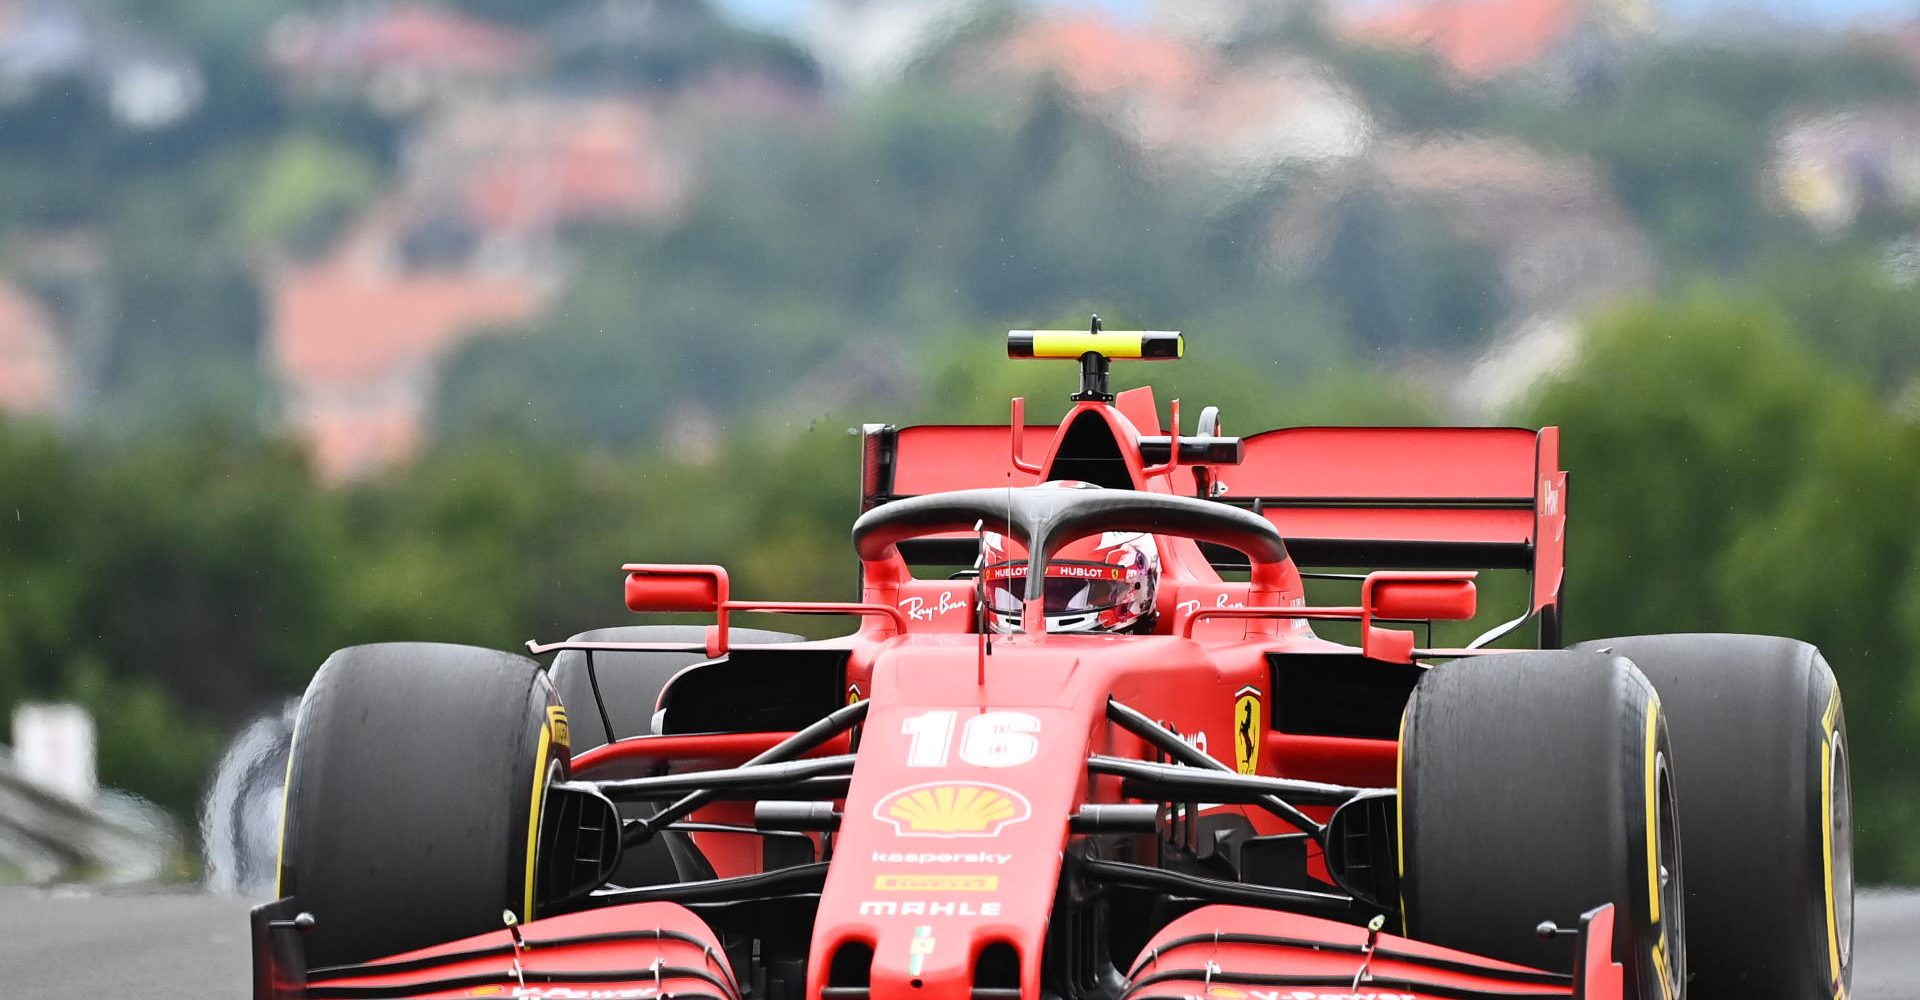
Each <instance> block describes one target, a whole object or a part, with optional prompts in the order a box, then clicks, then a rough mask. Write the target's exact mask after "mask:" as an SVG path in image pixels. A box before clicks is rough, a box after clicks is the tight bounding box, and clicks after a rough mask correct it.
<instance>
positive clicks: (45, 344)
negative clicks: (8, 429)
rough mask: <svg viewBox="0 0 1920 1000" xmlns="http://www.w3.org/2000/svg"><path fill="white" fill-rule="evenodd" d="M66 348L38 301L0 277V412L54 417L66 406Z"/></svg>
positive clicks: (67, 383)
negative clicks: (0, 279)
mask: <svg viewBox="0 0 1920 1000" xmlns="http://www.w3.org/2000/svg"><path fill="white" fill-rule="evenodd" d="M67 369H68V358H67V352H66V351H65V349H64V348H63V347H62V345H61V343H60V338H59V337H58V336H56V335H55V333H54V327H53V323H52V321H51V320H50V319H49V318H48V316H47V312H46V310H45V309H42V308H41V307H40V303H39V302H37V301H35V299H34V298H33V297H32V296H31V295H28V294H27V293H26V292H24V291H22V290H21V289H20V288H19V287H18V286H16V285H14V284H12V283H11V282H6V281H0V410H5V411H6V412H8V413H28V414H38V415H49V416H51V415H58V414H61V413H63V412H65V411H67V410H68V409H70V408H71V399H70V398H69V393H70V389H71V386H70V385H69V382H70V379H69V374H70V373H69V372H68V370H67Z"/></svg>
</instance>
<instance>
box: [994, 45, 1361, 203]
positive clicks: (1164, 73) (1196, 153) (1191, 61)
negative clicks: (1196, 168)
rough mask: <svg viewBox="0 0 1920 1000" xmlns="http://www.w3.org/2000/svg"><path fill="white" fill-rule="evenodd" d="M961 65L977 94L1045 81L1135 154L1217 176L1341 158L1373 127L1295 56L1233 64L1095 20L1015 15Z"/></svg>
mask: <svg viewBox="0 0 1920 1000" xmlns="http://www.w3.org/2000/svg"><path fill="white" fill-rule="evenodd" d="M963 62H965V63H966V64H967V65H968V68H967V69H963V70H962V71H961V76H962V82H963V83H965V84H971V85H973V86H977V87H1003V86H1006V85H1007V84H1008V83H1009V82H1012V83H1014V84H1016V85H1018V84H1020V83H1021V82H1022V81H1031V80H1034V79H1037V78H1052V79H1053V80H1055V81H1057V82H1058V84H1059V85H1060V86H1061V87H1062V88H1064V89H1065V90H1066V91H1067V92H1068V93H1069V94H1070V95H1072V96H1073V97H1074V98H1075V99H1076V100H1078V101H1079V102H1081V103H1082V104H1083V105H1084V106H1085V107H1087V108H1088V109H1090V110H1092V111H1094V112H1095V113H1097V114H1099V115H1101V116H1102V117H1103V118H1105V119H1106V120H1107V121H1108V122H1109V123H1110V124H1112V125H1113V126H1114V127H1115V128H1116V129H1117V130H1118V131H1120V132H1121V134H1123V135H1124V136H1126V137H1127V138H1128V139H1129V140H1131V141H1133V142H1134V143H1136V144H1138V145H1139V146H1140V147H1141V148H1142V149H1143V150H1144V151H1146V152H1147V153H1149V154H1151V155H1154V156H1156V157H1158V158H1161V159H1163V160H1172V161H1175V162H1184V161H1192V162H1196V163H1197V164H1198V165H1200V166H1202V167H1204V168H1206V169H1209V170H1211V171H1213V172H1215V173H1217V174H1220V175H1223V176H1226V177H1229V178H1245V177H1256V178H1257V177H1262V176H1264V175H1265V174H1266V173H1267V172H1268V171H1269V170H1270V169H1272V168H1273V167H1274V166H1276V165H1278V164H1281V163H1287V162H1302V163H1316V164H1324V163H1328V162H1332V161H1338V160H1342V159H1346V158H1348V157H1352V156H1355V155H1358V154H1359V153H1360V152H1361V151H1362V150H1363V149H1364V148H1365V145H1366V143H1367V141H1368V139H1369V137H1370V136H1371V134H1372V131H1373V129H1372V124H1371V122H1370V121H1369V120H1368V118H1367V115H1366V112H1365V110H1364V108H1363V107H1362V106H1361V105H1360V103H1359V101H1358V100H1357V99H1356V98H1355V96H1354V95H1353V94H1352V93H1351V92H1350V91H1349V89H1348V88H1347V87H1346V85H1345V84H1344V83H1343V82H1342V81H1340V80H1339V79H1338V78H1337V77H1336V76H1335V75H1334V74H1333V72H1332V71H1331V70H1330V69H1329V68H1328V67H1326V66H1324V65H1321V64H1320V63H1318V62H1316V61H1314V60H1312V59H1310V58H1307V57H1305V56H1303V55H1299V54H1292V53H1268V54H1265V55H1262V56H1258V57H1254V58H1251V59H1245V60H1239V61H1233V60H1228V59H1226V58H1224V57H1222V56H1221V55H1220V54H1219V53H1218V52H1217V51H1215V50H1214V49H1213V48H1211V47H1209V46H1205V45H1201V44H1197V43H1194V42H1191V41H1189V40H1186V39H1182V38H1179V37H1176V36H1174V35H1170V34H1167V33H1165V32H1160V31H1155V30H1152V29H1148V28H1140V27H1135V26H1131V25H1127V24H1122V23H1119V22H1116V21H1115V20H1113V19H1111V18H1107V17H1102V16H1100V15H1097V14H1059V15H1041V16H1037V17H1032V18H1027V19H1025V20H1023V21H1020V22H1018V23H1017V24H1016V25H1015V26H1014V27H1013V29H1012V30H1011V31H1009V32H1007V33H1006V34H1005V35H1004V36H1003V37H1002V38H1000V39H998V40H997V41H996V42H995V43H993V44H992V45H991V46H990V47H989V49H988V50H987V51H986V52H984V53H982V54H981V55H980V56H979V57H978V58H976V59H973V60H967V61H963Z"/></svg>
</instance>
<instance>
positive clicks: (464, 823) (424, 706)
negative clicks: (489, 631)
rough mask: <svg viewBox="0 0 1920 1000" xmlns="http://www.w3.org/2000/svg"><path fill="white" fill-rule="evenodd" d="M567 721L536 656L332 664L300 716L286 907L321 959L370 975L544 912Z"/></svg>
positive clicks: (351, 654) (291, 781)
mask: <svg viewBox="0 0 1920 1000" xmlns="http://www.w3.org/2000/svg"><path fill="white" fill-rule="evenodd" d="M567 760H568V747H567V721H566V713H565V712H564V711H563V710H562V709H561V707H560V701H559V698H558V697H556V696H555V694H554V691H553V686H552V685H551V684H550V683H548V681H547V678H546V676H545V675H544V674H542V673H541V672H540V670H539V668H538V666H537V665H536V664H535V663H534V662H533V661H531V660H529V659H526V658H525V657H521V656H515V655H512V654H510V653H501V652H496V651H494V650H490V649H476V648H473V647H468V646H449V645H440V644H434V643H384V644H380V645H372V646H354V647H350V648H348V649H343V650H340V651H339V652H337V653H334V654H333V655H332V656H330V657H328V658H327V662H326V663H325V664H322V665H321V667H320V671H319V673H318V674H316V675H315V676H314V679H313V683H312V684H310V685H308V687H307V693H306V696H305V697H304V698H303V699H302V700H301V703H300V714H299V717H298V720H297V722H296V724H295V729H294V738H293V755H292V762H291V765H290V766H289V768H288V782H287V799H286V810H285V818H284V820H283V822H282V826H281V846H280V865H279V894H280V895H281V896H283V897H285V896H291V897H293V898H294V899H295V901H296V906H297V907H298V909H300V910H303V911H306V912H308V913H311V914H313V916H314V929H313V932H312V933H311V934H309V935H308V936H307V940H306V948H307V957H308V960H309V961H310V962H311V963H312V964H314V965H316V966H322V965H336V964H340V963H345V962H361V961H365V960H367V959H370V958H377V957H380V956H383V955H390V954H393V953H395V952H400V951H406V950H409V949H413V948H419V947H423V946H425V945H429V944H437V943H440V942H443V941H449V940H452V939H455V938H461V937H466V936H468V935H471V934H477V933H480V932H482V931H488V930H497V929H498V928H500V926H501V925H502V921H503V916H502V915H503V912H509V911H510V912H512V913H513V914H514V915H515V917H516V918H517V919H518V920H520V921H525V920H527V919H529V918H530V917H531V916H532V915H533V914H532V910H533V905H534V898H535V887H534V884H533V882H534V855H535V852H536V844H537V840H538V835H539V833H538V831H539V828H540V827H539V823H540V807H541V804H542V802H543V801H544V799H545V795H546V787H547V784H548V782H549V781H550V780H554V779H557V778H559V777H561V776H562V775H563V774H564V772H565V769H566V763H567Z"/></svg>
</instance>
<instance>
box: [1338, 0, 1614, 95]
mask: <svg viewBox="0 0 1920 1000" xmlns="http://www.w3.org/2000/svg"><path fill="white" fill-rule="evenodd" d="M1648 7H1649V5H1648V4H1647V3H1646V2H1645V0H1411V2H1398V3H1386V4H1357V5H1337V7H1336V9H1337V10H1338V11H1339V12H1340V15H1341V29H1342V32H1343V33H1344V34H1345V35H1346V36H1347V37H1348V38H1350V39H1352V40H1354V41H1358V42H1362V43H1366V44H1371V45H1380V46H1387V47H1405V48H1421V49H1426V50H1429V51H1431V52H1432V53H1433V54H1434V55H1435V56H1436V57H1437V58H1438V59H1439V60H1440V62H1441V63H1443V64H1444V65H1446V67H1447V68H1448V69H1450V70H1451V71H1452V72H1453V73H1454V74H1455V75H1456V76H1459V77H1461V78H1464V79H1468V80H1484V79H1490V78H1492V77H1497V76H1504V75H1506V74H1509V73H1513V72H1517V71H1520V70H1526V69H1530V68H1534V67H1538V66H1541V65H1542V64H1544V63H1550V62H1553V61H1556V60H1557V59H1559V58H1561V57H1567V56H1572V55H1574V54H1575V53H1576V52H1580V51H1584V50H1587V49H1590V48H1593V47H1594V46H1590V45H1588V44H1587V42H1588V39H1589V36H1592V35H1595V34H1596V33H1597V34H1598V35H1601V36H1604V37H1609V38H1611V37H1617V36H1619V35H1621V34H1623V33H1626V32H1629V31H1634V30H1640V29H1644V28H1645V27H1646V25H1647V23H1648V21H1649V20H1650V18H1651V14H1650V13H1649V10H1648Z"/></svg>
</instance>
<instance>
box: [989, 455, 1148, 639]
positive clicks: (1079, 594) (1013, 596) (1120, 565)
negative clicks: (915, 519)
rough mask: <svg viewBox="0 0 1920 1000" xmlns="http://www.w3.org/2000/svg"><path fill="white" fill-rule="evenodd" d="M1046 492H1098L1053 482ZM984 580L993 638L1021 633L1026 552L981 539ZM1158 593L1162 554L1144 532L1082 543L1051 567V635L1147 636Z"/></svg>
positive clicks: (996, 537) (993, 536)
mask: <svg viewBox="0 0 1920 1000" xmlns="http://www.w3.org/2000/svg"><path fill="white" fill-rule="evenodd" d="M1043 485H1045V486H1052V487H1059V488H1063V489H1083V490H1097V489H1099V488H1100V487H1098V486H1095V485H1093V484H1092V483H1082V482H1076V481H1074V480H1067V479H1062V480H1055V481H1054V482H1050V483H1045V484H1043ZM981 547H982V550H983V551H982V553H981V566H980V578H981V582H982V583H983V584H984V586H985V588H986V594H987V600H986V605H987V620H988V624H989V626H990V627H991V628H992V629H993V630H994V631H995V632H1003V633H1005V632H1019V631H1021V627H1020V618H1021V615H1022V613H1023V612H1024V611H1025V610H1026V602H1025V597H1026V582H1027V548H1026V546H1024V545H1021V544H1020V543H1019V542H1018V541H1015V540H1014V539H1012V538H1009V537H1006V536H1004V535H1000V534H997V533H995V532H992V531H987V532H982V534H981ZM1159 586H1160V548H1159V546H1158V545H1156V544H1155V543H1154V540H1153V536H1152V535H1149V534H1144V533H1141V532H1132V531H1128V532H1114V531H1109V532H1106V533H1104V534H1099V535H1088V536H1087V537H1085V538H1077V539H1075V540H1074V541H1072V542H1071V543H1069V544H1067V545H1066V546H1065V547H1064V548H1062V549H1060V551H1058V552H1056V553H1054V556H1053V560H1052V561H1051V562H1049V563H1047V585H1046V601H1045V608H1046V615H1047V631H1048V632H1101V633H1109V634H1117V633H1124V632H1144V631H1146V630H1148V629H1150V628H1152V627H1153V621H1154V610H1153V598H1154V594H1155V592H1156V591H1158V590H1159Z"/></svg>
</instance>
